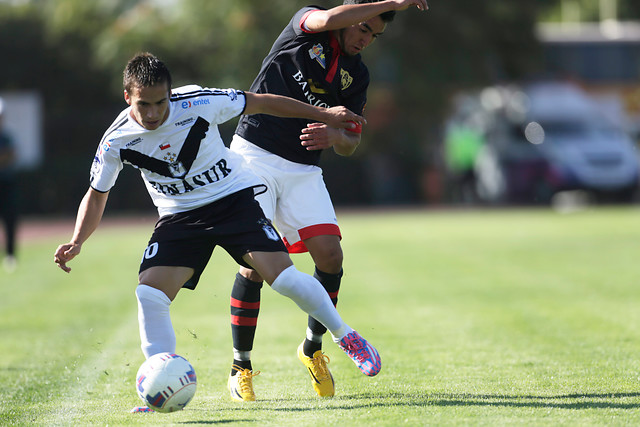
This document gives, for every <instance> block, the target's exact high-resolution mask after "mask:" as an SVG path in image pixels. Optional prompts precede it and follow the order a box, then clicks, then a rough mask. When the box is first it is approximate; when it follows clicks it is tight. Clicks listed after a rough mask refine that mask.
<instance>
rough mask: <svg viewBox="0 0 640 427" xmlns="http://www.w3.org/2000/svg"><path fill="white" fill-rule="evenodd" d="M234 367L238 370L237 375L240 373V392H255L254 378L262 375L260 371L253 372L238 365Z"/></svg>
mask: <svg viewBox="0 0 640 427" xmlns="http://www.w3.org/2000/svg"><path fill="white" fill-rule="evenodd" d="M233 369H236V370H237V371H238V372H237V373H236V375H238V388H240V393H242V394H247V393H248V394H253V384H252V378H253V377H255V376H256V375H260V371H256V372H253V371H250V370H248V369H243V368H241V367H240V366H238V365H233Z"/></svg>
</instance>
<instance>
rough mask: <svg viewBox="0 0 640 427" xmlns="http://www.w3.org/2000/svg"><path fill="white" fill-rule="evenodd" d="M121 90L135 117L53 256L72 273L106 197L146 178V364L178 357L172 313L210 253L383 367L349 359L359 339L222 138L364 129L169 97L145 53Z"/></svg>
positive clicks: (233, 95)
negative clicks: (252, 132)
mask: <svg viewBox="0 0 640 427" xmlns="http://www.w3.org/2000/svg"><path fill="white" fill-rule="evenodd" d="M123 80H124V99H125V101H126V102H127V104H128V105H129V107H128V108H126V109H125V110H124V111H122V113H120V115H118V117H117V118H116V120H115V121H114V122H113V124H112V125H111V126H110V127H109V129H108V130H107V131H106V132H105V134H104V136H103V138H102V140H101V141H100V144H99V146H98V150H97V153H96V155H95V158H94V160H93V166H92V168H91V183H90V188H89V189H88V191H87V193H86V194H85V196H84V198H83V199H82V202H81V203H80V206H79V208H78V214H77V219H76V224H75V229H74V232H73V237H72V238H71V241H70V242H69V243H65V244H62V245H60V246H59V247H58V248H57V250H56V251H55V255H54V262H55V263H56V264H57V265H58V266H59V267H60V268H61V269H62V270H64V271H65V272H69V271H71V268H70V267H68V266H67V263H69V261H71V260H72V259H73V258H75V257H76V256H77V255H78V254H80V251H81V249H82V245H83V244H84V242H85V241H86V240H87V239H88V238H89V236H90V235H91V234H92V233H93V231H94V230H95V229H96V228H97V227H98V225H99V223H100V220H101V218H102V215H103V212H104V209H105V206H106V203H107V198H108V196H109V191H110V190H111V188H112V187H113V185H114V184H115V182H116V179H117V177H118V174H119V172H120V170H121V169H122V168H123V165H124V164H129V165H131V166H133V167H135V168H137V169H139V170H140V174H141V176H142V179H143V180H144V183H145V185H146V187H147V190H148V192H149V195H150V196H151V198H152V200H153V203H154V204H155V206H156V207H157V209H158V214H159V215H160V218H159V220H158V222H157V223H156V226H155V229H154V231H153V234H152V236H151V238H150V240H149V244H148V246H147V248H146V249H145V251H144V255H143V259H142V263H141V265H140V270H139V277H138V279H139V284H138V286H137V288H136V292H135V293H136V297H137V300H138V320H139V327H140V339H141V348H142V351H143V353H144V356H145V357H147V358H148V357H150V356H152V355H154V354H156V353H161V352H172V353H173V352H175V347H176V338H175V333H174V330H173V327H172V324H171V318H170V314H169V306H170V304H171V302H172V301H173V300H174V298H175V297H176V295H177V294H178V291H179V290H180V289H181V288H183V287H184V288H188V289H195V287H196V285H197V283H198V280H199V278H200V275H201V273H202V271H203V270H204V268H205V266H206V265H207V263H208V261H209V258H210V256H211V253H212V251H213V249H214V247H215V246H217V245H220V246H222V247H223V248H224V249H225V250H226V251H227V252H228V253H229V254H230V255H231V256H232V257H233V258H234V259H235V261H236V262H237V263H238V264H240V265H242V266H244V267H250V268H253V269H255V270H256V271H259V272H260V275H261V276H262V277H264V278H265V280H266V281H267V283H269V284H270V285H271V287H272V288H273V289H274V290H275V291H276V292H278V293H280V294H282V295H284V296H286V297H289V298H290V299H291V300H293V301H294V302H295V303H296V304H297V305H298V306H299V307H300V308H301V309H302V310H304V311H305V312H306V313H308V314H309V315H313V316H314V317H315V318H317V319H319V320H320V321H321V322H322V323H323V324H324V325H325V326H326V327H327V328H328V329H329V330H330V331H331V333H332V334H333V338H334V340H335V342H336V343H337V344H338V345H339V346H340V347H341V348H342V349H343V350H344V351H345V352H346V353H347V354H348V355H349V357H351V358H352V359H353V360H354V361H355V362H357V363H356V364H358V363H360V364H363V363H366V364H368V365H371V366H379V365H380V357H379V355H378V353H377V351H376V350H375V348H373V347H372V346H370V345H368V347H367V351H368V359H367V360H361V355H359V354H356V353H354V352H353V351H352V350H351V348H352V346H351V345H350V341H351V340H352V339H354V338H356V339H359V340H363V339H362V338H361V337H360V336H359V335H358V334H357V332H355V331H354V330H353V329H351V328H350V327H349V326H348V325H347V324H346V323H345V322H344V321H343V320H342V319H341V317H340V316H339V314H338V312H337V311H336V309H335V307H334V306H333V304H332V303H331V300H330V298H329V296H328V295H327V293H326V292H325V291H324V289H323V288H322V285H320V283H319V282H318V281H317V280H316V279H314V278H313V277H312V276H309V275H307V274H304V273H301V272H299V271H297V270H296V268H295V267H294V266H293V264H292V262H291V259H290V258H289V255H288V253H287V251H286V248H285V246H284V244H283V243H282V241H281V239H280V236H279V235H278V233H277V232H276V231H275V229H274V228H273V227H272V226H271V223H270V222H269V220H268V219H267V218H266V217H265V216H264V213H263V212H262V210H261V209H260V206H259V205H258V203H257V202H256V201H255V199H254V190H255V189H258V188H260V187H261V186H262V184H261V181H260V180H259V179H258V178H257V177H256V176H255V175H253V174H252V173H251V172H249V171H248V169H245V168H243V163H242V161H241V159H240V157H238V156H237V155H235V154H234V153H232V152H231V151H230V150H229V149H227V148H226V147H225V145H224V144H223V142H222V139H221V138H220V135H219V133H218V128H217V125H218V124H220V123H223V122H225V121H227V120H229V119H231V118H233V117H235V116H238V115H240V114H255V113H263V114H273V115H278V116H283V117H306V118H307V119H310V120H314V121H318V122H325V123H327V125H329V126H334V127H336V128H343V127H349V126H352V124H350V123H348V122H349V121H355V122H356V123H363V122H364V119H363V118H362V117H360V116H358V115H356V114H354V113H352V112H351V111H349V110H348V109H346V108H344V107H338V108H319V107H314V106H311V105H308V104H305V103H302V102H299V101H296V100H294V99H291V98H287V97H283V96H278V95H271V94H264V95H259V94H254V93H250V92H243V91H237V90H232V89H227V90H219V89H206V88H201V87H200V86H185V87H181V88H177V89H174V90H173V91H172V89H171V74H170V73H169V70H168V69H167V67H166V66H165V64H164V63H163V62H162V61H160V60H159V59H157V58H156V57H155V56H153V55H151V54H149V53H142V54H139V55H136V56H135V57H133V58H132V59H131V60H130V61H129V62H128V64H127V66H126V68H125V70H124V79H123ZM365 342H366V341H365Z"/></svg>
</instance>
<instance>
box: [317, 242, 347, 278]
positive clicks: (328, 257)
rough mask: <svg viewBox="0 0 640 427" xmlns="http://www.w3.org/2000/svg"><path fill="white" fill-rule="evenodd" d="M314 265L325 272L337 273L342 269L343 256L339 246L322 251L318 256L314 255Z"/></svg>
mask: <svg viewBox="0 0 640 427" xmlns="http://www.w3.org/2000/svg"><path fill="white" fill-rule="evenodd" d="M313 260H314V262H315V264H316V267H318V269H319V270H320V271H324V272H325V273H330V274H337V273H339V272H340V271H341V270H342V262H343V260H344V256H343V254H342V249H341V248H340V247H338V248H334V249H331V250H327V251H323V252H322V253H321V254H319V256H314V257H313Z"/></svg>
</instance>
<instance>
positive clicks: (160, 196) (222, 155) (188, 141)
mask: <svg viewBox="0 0 640 427" xmlns="http://www.w3.org/2000/svg"><path fill="white" fill-rule="evenodd" d="M245 105H246V98H245V95H244V92H242V91H235V90H233V89H225V90H221V89H209V88H204V89H203V88H202V87H200V86H195V85H190V86H184V87H181V88H177V89H174V90H173V91H172V93H171V98H170V102H169V115H168V117H167V120H166V121H165V122H164V123H163V124H162V125H161V126H160V127H158V128H157V129H155V130H147V129H145V128H143V127H142V126H140V124H138V122H136V121H135V119H133V117H131V115H130V111H131V107H129V108H127V109H125V110H124V111H122V113H120V114H119V115H118V118H117V119H116V120H115V121H114V122H113V124H112V125H111V126H110V127H109V129H108V130H107V131H106V132H105V134H104V136H103V138H102V140H101V142H100V145H99V147H98V151H97V152H96V156H95V158H94V160H93V165H92V167H91V187H92V188H93V189H95V190H96V191H100V192H107V191H109V190H110V189H111V188H112V187H113V185H114V184H115V182H116V179H117V177H118V174H119V173H120V171H121V170H122V167H123V165H124V164H125V163H127V164H130V165H132V166H133V167H135V168H137V169H139V170H140V174H141V175H142V179H143V180H144V183H145V185H146V187H147V191H148V192H149V195H150V196H151V198H152V199H153V203H154V204H155V205H156V207H157V208H158V214H159V215H160V216H163V215H168V214H173V213H177V212H184V211H188V210H191V209H195V208H199V207H201V206H204V205H207V204H209V203H211V202H213V201H216V200H218V199H220V198H222V197H225V196H227V195H229V194H232V193H235V192H237V191H240V190H242V189H244V188H249V187H254V186H258V185H260V184H261V183H262V182H261V181H260V179H259V178H258V177H257V176H255V175H254V174H253V173H251V172H250V171H249V170H248V169H247V168H246V167H245V166H243V161H242V159H241V158H240V157H239V156H238V155H237V154H235V153H233V152H231V151H230V150H229V149H228V148H227V147H226V146H225V145H224V143H223V141H222V138H220V133H219V132H218V126H217V125H218V124H220V123H224V122H226V121H227V120H229V119H231V118H233V117H235V116H238V115H240V114H242V112H243V111H244V108H245Z"/></svg>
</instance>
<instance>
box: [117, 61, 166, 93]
mask: <svg viewBox="0 0 640 427" xmlns="http://www.w3.org/2000/svg"><path fill="white" fill-rule="evenodd" d="M162 83H167V86H168V88H169V89H171V73H170V72H169V69H168V68H167V66H166V65H164V62H162V61H160V60H159V59H158V58H156V57H155V56H154V55H152V54H150V53H149V52H143V53H139V54H137V55H135V56H134V57H133V58H131V59H130V60H129V62H128V63H127V66H126V67H125V69H124V72H123V77H122V85H123V86H124V89H125V90H126V91H127V92H129V93H130V92H131V90H132V89H133V88H135V87H150V86H155V85H157V84H162Z"/></svg>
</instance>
